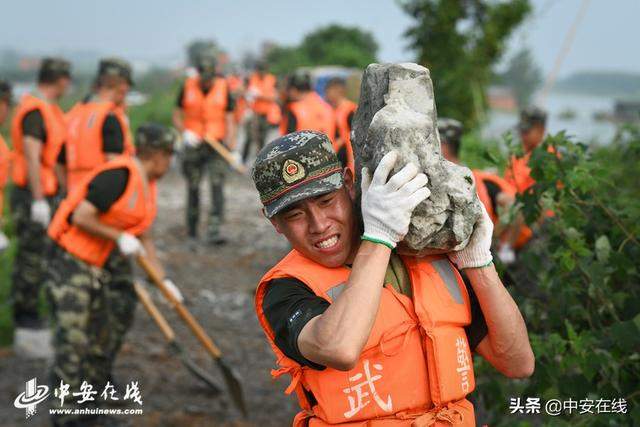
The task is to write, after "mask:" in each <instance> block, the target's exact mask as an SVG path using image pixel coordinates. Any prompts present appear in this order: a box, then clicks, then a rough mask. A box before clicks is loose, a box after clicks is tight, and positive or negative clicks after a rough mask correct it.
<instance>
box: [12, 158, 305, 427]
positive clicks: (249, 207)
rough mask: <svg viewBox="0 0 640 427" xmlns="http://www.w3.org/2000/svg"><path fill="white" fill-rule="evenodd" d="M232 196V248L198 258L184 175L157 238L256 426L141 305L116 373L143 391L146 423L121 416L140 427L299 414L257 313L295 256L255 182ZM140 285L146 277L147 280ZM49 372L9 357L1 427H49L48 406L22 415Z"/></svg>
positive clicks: (165, 207) (186, 341)
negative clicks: (205, 380)
mask: <svg viewBox="0 0 640 427" xmlns="http://www.w3.org/2000/svg"><path fill="white" fill-rule="evenodd" d="M208 193H209V192H208V189H207V188H206V187H204V185H203V188H202V196H203V197H204V206H203V208H206V207H207V206H208ZM226 196H227V210H226V212H227V218H226V225H225V228H224V234H225V236H226V237H227V238H228V239H229V242H228V244H227V245H225V246H221V247H214V248H209V247H206V246H204V245H199V246H198V247H196V248H195V250H194V248H193V247H192V246H191V245H189V244H188V243H187V240H186V232H185V228H184V220H183V219H184V199H185V185H184V181H183V179H182V177H181V176H180V174H179V172H178V171H177V170H176V169H175V168H174V169H173V170H172V171H171V172H170V173H169V175H168V176H166V177H165V178H164V179H163V181H162V182H161V184H160V191H159V209H158V217H157V219H156V223H155V225H154V227H155V228H154V235H155V239H156V245H157V247H158V249H159V257H160V259H161V260H162V261H163V262H164V265H165V267H166V269H167V272H168V274H169V276H170V277H172V278H173V279H174V281H175V282H176V284H178V286H179V287H180V289H181V290H182V292H183V294H184V295H185V297H186V298H187V307H188V309H189V310H190V311H191V312H192V314H193V315H194V316H195V317H196V318H197V319H198V321H199V322H200V323H201V324H202V326H203V327H204V328H205V330H206V331H207V332H208V333H209V334H210V335H211V337H213V339H214V340H215V341H216V343H217V344H218V346H219V347H220V348H221V349H222V351H223V353H224V355H225V356H224V357H225V358H226V359H227V360H228V362H229V363H230V364H231V365H233V366H235V367H236V368H237V370H238V372H239V373H240V375H241V377H242V379H243V386H244V391H245V397H246V400H247V402H248V406H249V408H250V415H249V418H248V420H243V419H242V418H241V416H240V414H239V412H238V411H237V410H236V409H235V408H234V407H233V405H232V404H231V401H230V400H229V398H228V396H227V395H226V394H222V395H220V396H214V395H212V394H211V393H210V392H209V390H208V389H207V387H206V386H204V385H203V384H202V383H201V382H200V381H199V380H197V379H195V378H194V377H193V376H192V375H191V374H190V373H189V372H188V371H187V370H186V369H184V368H183V366H182V365H181V362H180V361H179V359H177V358H176V357H175V356H173V355H172V354H171V352H170V351H169V350H168V349H167V347H166V345H165V342H164V338H163V336H162V335H161V333H160V331H159V330H158V328H157V327H156V325H155V324H154V323H153V322H152V320H151V319H150V317H149V316H148V315H147V313H146V312H145V311H144V310H143V308H142V306H141V305H140V304H139V305H138V309H137V312H136V320H135V324H134V325H133V328H132V329H131V331H130V332H129V334H128V336H127V339H126V343H125V345H124V348H123V350H122V352H121V354H120V356H119V358H118V360H117V362H116V369H115V373H114V375H115V378H116V380H118V381H119V382H120V383H122V384H126V383H128V382H130V381H138V382H139V385H140V388H141V392H142V397H143V406H142V409H143V410H144V414H143V415H130V416H119V419H120V420H122V421H126V422H128V423H129V424H130V425H132V426H285V425H290V422H291V419H292V417H293V414H294V413H295V411H296V401H295V398H294V397H293V396H285V395H284V394H282V391H283V390H284V389H285V388H286V385H287V383H288V382H287V380H285V379H284V378H283V379H280V380H278V381H273V380H272V379H271V376H270V369H271V368H273V367H274V366H275V359H274V356H273V354H272V352H271V350H270V348H269V347H268V344H267V342H266V340H265V337H264V335H263V332H262V329H261V328H260V326H259V325H258V321H257V319H256V317H255V315H254V310H253V292H254V289H255V287H256V284H257V281H258V279H259V278H260V277H261V275H262V274H264V272H266V271H267V270H268V269H269V268H270V267H271V266H272V265H273V264H274V263H275V262H276V261H277V260H278V259H280V258H281V257H282V256H283V255H284V254H285V253H286V252H287V250H288V245H287V242H286V241H285V240H284V239H283V238H282V237H280V236H278V235H277V234H276V233H275V232H274V230H273V228H272V227H271V224H269V222H268V221H267V220H266V219H264V218H263V217H262V215H261V214H260V204H259V200H258V198H257V194H256V193H255V190H254V188H253V186H252V183H251V181H250V179H249V178H248V177H246V176H240V175H238V174H230V175H229V180H228V185H227V187H226ZM202 222H203V223H202V224H201V225H202V229H203V231H204V227H205V224H204V221H202ZM138 276H139V277H142V274H141V273H140V272H138ZM148 289H150V290H151V291H153V293H152V295H153V297H154V300H155V301H156V303H158V305H159V307H160V309H161V311H162V312H163V314H165V315H166V317H167V318H168V320H169V322H170V323H171V325H172V326H173V327H174V328H175V330H176V332H177V334H178V336H179V339H180V341H181V342H182V343H183V345H184V347H185V348H186V349H187V350H188V352H189V354H190V355H191V356H192V357H193V358H194V359H195V360H196V361H197V363H198V364H199V365H200V366H202V367H205V368H206V369H207V370H208V371H209V372H211V373H212V375H213V376H214V377H215V378H216V379H217V380H218V382H219V383H220V384H223V382H222V379H221V376H220V374H219V372H218V371H217V369H216V368H215V365H214V364H213V362H212V360H211V358H210V357H209V356H208V355H207V354H206V353H205V351H204V350H203V349H202V347H200V345H199V344H198V342H197V341H196V340H195V338H194V337H193V336H192V335H191V333H190V332H189V330H188V329H186V327H184V326H183V323H182V322H181V321H180V319H179V318H178V317H177V315H175V314H174V313H173V311H172V310H171V309H170V307H169V306H168V305H166V304H164V303H163V302H162V297H161V296H160V295H159V294H158V293H157V292H156V291H155V289H153V287H152V286H148ZM46 371H47V366H46V363H45V362H42V361H28V360H24V359H22V358H20V357H18V356H16V355H13V354H11V353H10V352H9V353H8V354H7V352H5V354H3V355H2V356H0V401H2V402H3V403H2V405H1V407H0V426H31V427H33V426H46V425H49V424H48V411H47V407H46V404H44V403H43V404H40V405H38V406H37V414H36V415H34V416H33V417H31V418H30V419H28V420H25V411H24V410H19V409H16V408H15V407H14V406H13V401H14V399H15V398H16V396H17V395H18V394H19V393H21V392H24V390H25V381H27V380H28V379H30V378H33V377H37V379H38V383H39V384H46ZM49 402H54V401H53V400H49ZM56 402H57V401H56ZM135 406H137V405H135ZM135 406H127V407H135Z"/></svg>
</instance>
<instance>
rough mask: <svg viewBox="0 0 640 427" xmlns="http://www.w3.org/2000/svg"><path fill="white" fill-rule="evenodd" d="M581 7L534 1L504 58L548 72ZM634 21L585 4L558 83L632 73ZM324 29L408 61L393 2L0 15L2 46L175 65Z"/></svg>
mask: <svg viewBox="0 0 640 427" xmlns="http://www.w3.org/2000/svg"><path fill="white" fill-rule="evenodd" d="M581 1H582V0H532V3H533V5H534V13H533V15H532V16H531V17H530V18H529V20H528V21H527V22H526V23H525V25H523V27H522V28H521V29H519V30H518V31H517V33H516V34H515V35H514V36H513V38H512V40H511V42H510V50H509V52H511V53H513V52H514V51H515V49H517V48H518V47H520V46H523V45H528V46H530V47H531V48H532V49H533V51H534V54H535V58H536V60H537V62H538V63H539V64H540V65H541V66H542V68H543V69H544V70H545V71H549V70H550V69H551V67H552V66H553V63H554V61H555V58H556V55H557V54H558V51H559V50H560V46H561V44H562V40H563V38H564V36H565V34H566V33H567V31H568V29H569V27H570V25H571V22H572V21H573V20H574V19H575V17H576V14H577V11H578V9H579V7H580V4H581ZM639 17H640V0H606V1H605V0H592V1H591V3H590V6H589V9H588V11H587V14H586V16H585V19H584V21H583V22H582V24H581V26H580V27H579V29H578V32H577V36H576V40H575V43H574V44H573V46H572V49H571V51H570V53H569V55H568V56H567V57H566V59H565V62H564V63H563V67H562V69H561V75H567V74H569V73H571V72H573V71H579V70H585V69H605V70H622V71H631V72H633V71H635V72H640V54H639V53H640V49H638V45H637V43H638V40H640V25H638V24H637V20H638V18H639ZM329 23H341V24H346V25H357V26H359V27H361V28H363V29H366V30H369V31H371V32H373V34H374V36H375V38H376V40H377V41H378V43H379V44H380V47H381V49H380V53H379V58H380V60H381V61H400V60H410V59H412V57H413V56H412V54H411V52H409V51H406V50H405V46H406V41H405V40H404V39H403V38H402V33H403V31H404V30H405V29H406V28H407V27H408V26H409V25H410V23H411V20H410V18H409V17H408V16H407V15H405V14H404V13H403V12H402V10H401V9H400V7H399V6H398V5H397V4H396V2H395V1H394V0H320V1H308V0H270V1H261V0H227V1H205V0H182V1H180V2H177V1H173V0H153V1H150V0H138V1H136V0H110V1H108V2H104V1H103V2H95V1H87V0H59V1H36V0H22V1H19V2H16V1H13V2H6V3H5V4H4V5H3V7H2V18H1V19H0V47H10V48H15V49H17V50H21V51H27V52H29V53H32V54H47V53H56V52H61V51H77V50H92V51H98V52H100V53H101V54H105V55H107V54H108V55H121V56H124V57H126V58H128V59H153V60H158V59H166V60H175V59H176V58H178V57H180V56H181V55H182V53H183V47H184V46H185V45H186V44H187V43H188V42H189V41H190V40H192V39H194V38H204V37H213V38H215V39H216V40H217V41H218V42H219V43H220V44H221V45H222V46H223V47H224V48H225V49H227V50H228V51H229V53H230V54H231V55H232V56H234V55H239V54H240V53H241V52H243V51H246V50H250V49H255V48H257V47H258V46H259V45H260V43H261V42H262V41H263V40H272V41H275V42H277V43H281V44H295V43H298V42H299V41H300V40H301V38H302V37H303V36H304V34H305V33H307V32H309V31H311V30H313V29H314V28H316V27H318V26H320V25H326V24H329Z"/></svg>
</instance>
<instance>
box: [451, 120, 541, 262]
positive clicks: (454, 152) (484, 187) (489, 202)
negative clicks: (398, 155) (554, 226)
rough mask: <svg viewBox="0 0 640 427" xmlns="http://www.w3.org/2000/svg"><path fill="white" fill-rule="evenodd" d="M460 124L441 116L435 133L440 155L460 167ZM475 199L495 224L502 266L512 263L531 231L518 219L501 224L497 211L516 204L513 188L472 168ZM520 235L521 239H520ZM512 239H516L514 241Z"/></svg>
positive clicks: (504, 181)
mask: <svg viewBox="0 0 640 427" xmlns="http://www.w3.org/2000/svg"><path fill="white" fill-rule="evenodd" d="M462 131H463V128H462V123H460V122H459V121H458V120H455V119H450V118H446V117H442V118H439V119H438V134H439V135H440V147H441V150H442V156H443V157H444V158H445V159H447V160H449V161H450V162H453V163H456V164H462V162H461V161H460V158H459V153H460V145H461V139H462ZM471 172H472V173H473V177H474V179H475V185H476V192H477V193H478V198H479V199H480V201H481V202H482V204H483V205H484V207H485V209H486V210H487V213H488V214H489V217H490V218H491V221H492V222H493V225H494V230H493V231H494V237H495V238H496V241H497V246H498V247H497V251H496V254H497V255H498V258H500V260H501V261H502V262H503V263H505V264H511V263H513V262H514V261H515V256H516V254H515V251H514V248H515V249H520V248H521V247H522V246H524V244H525V243H526V241H527V240H528V238H527V237H526V236H529V237H530V236H531V229H529V228H528V227H527V226H526V225H525V224H524V223H523V220H522V218H518V219H517V220H516V223H515V224H509V225H508V226H505V225H503V224H502V223H501V222H500V217H499V211H504V210H507V209H509V207H510V206H511V205H513V203H514V202H515V188H513V186H512V185H511V184H509V183H508V182H507V181H506V180H505V179H503V178H501V177H500V176H499V175H497V174H495V173H492V172H488V171H483V170H480V169H473V170H472V171H471ZM519 235H522V236H519ZM513 236H519V237H518V238H517V239H516V240H515V242H514V238H513Z"/></svg>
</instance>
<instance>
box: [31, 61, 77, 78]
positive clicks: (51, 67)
mask: <svg viewBox="0 0 640 427" xmlns="http://www.w3.org/2000/svg"><path fill="white" fill-rule="evenodd" d="M61 77H66V78H71V63H70V62H69V61H67V60H66V59H63V58H52V57H48V58H43V59H42V62H40V70H39V71H38V81H40V82H45V83H51V82H54V81H56V80H58V79H59V78H61Z"/></svg>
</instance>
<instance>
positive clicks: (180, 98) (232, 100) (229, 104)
mask: <svg viewBox="0 0 640 427" xmlns="http://www.w3.org/2000/svg"><path fill="white" fill-rule="evenodd" d="M212 87H213V85H211V86H209V87H208V88H204V87H202V86H200V89H201V90H202V93H204V95H205V96H206V95H207V94H208V93H209V91H210V90H211V88H212ZM183 100H184V84H183V85H182V86H180V92H178V97H177V98H176V106H177V107H178V108H183V107H184V106H183V105H182V101H183ZM235 108H236V100H235V98H234V97H233V94H232V93H231V89H229V87H228V86H227V108H226V109H225V111H227V112H229V111H233V110H234V109H235Z"/></svg>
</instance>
